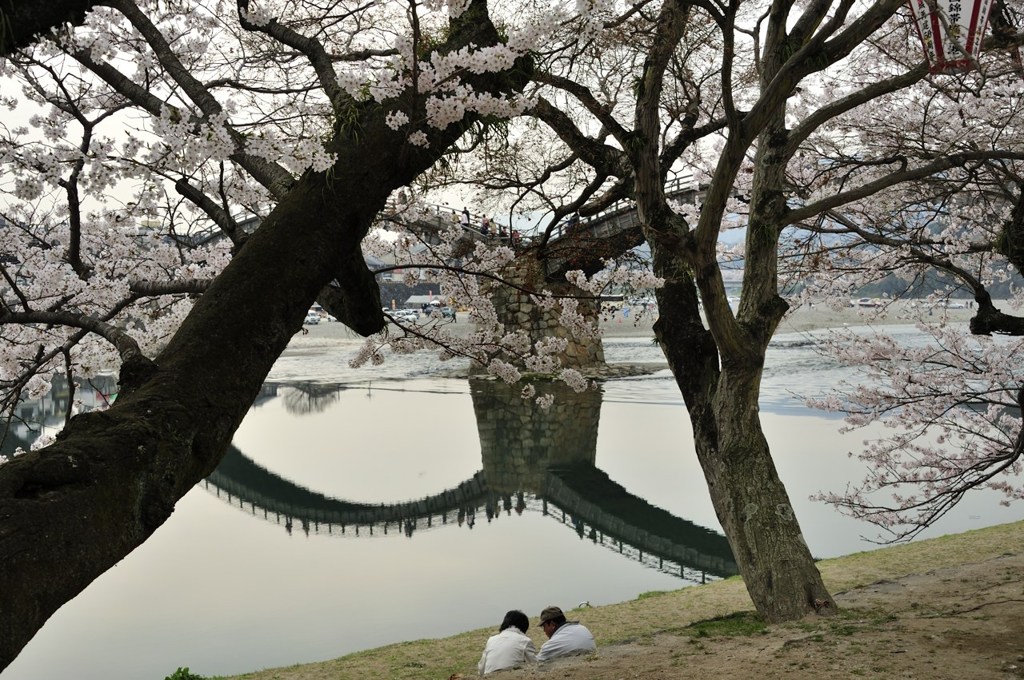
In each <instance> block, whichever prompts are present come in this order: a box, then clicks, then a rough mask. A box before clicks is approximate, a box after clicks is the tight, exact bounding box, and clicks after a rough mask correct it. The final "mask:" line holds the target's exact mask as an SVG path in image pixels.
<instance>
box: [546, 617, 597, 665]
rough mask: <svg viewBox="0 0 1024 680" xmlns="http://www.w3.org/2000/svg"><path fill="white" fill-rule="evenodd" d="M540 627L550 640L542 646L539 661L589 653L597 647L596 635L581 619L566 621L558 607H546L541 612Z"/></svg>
mask: <svg viewBox="0 0 1024 680" xmlns="http://www.w3.org/2000/svg"><path fill="white" fill-rule="evenodd" d="M540 627H541V630H543V631H544V634H545V635H547V636H548V641H547V642H545V643H544V644H543V645H541V646H540V652H538V653H537V661H540V662H544V661H551V660H552V659H557V658H560V657H563V656H573V655H576V654H588V653H590V652H592V651H594V650H595V649H597V643H596V642H594V636H593V635H591V633H590V631H589V630H587V627H586V626H584V625H583V624H581V623H580V622H579V621H566V620H565V614H563V613H562V610H561V609H559V608H558V607H545V608H544V611H542V612H541V613H540Z"/></svg>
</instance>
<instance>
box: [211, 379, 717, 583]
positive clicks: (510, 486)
mask: <svg viewBox="0 0 1024 680" xmlns="http://www.w3.org/2000/svg"><path fill="white" fill-rule="evenodd" d="M267 388H268V390H274V389H275V387H274V386H271V385H268V386H267ZM470 388H471V394H472V397H473V406H474V410H475V412H476V417H477V429H478V432H479V435H480V449H481V460H482V465H483V469H482V470H480V471H479V472H477V473H475V474H474V475H473V476H472V477H470V478H469V479H467V480H466V481H464V482H462V483H460V484H458V485H457V486H455V487H453V488H450V489H446V490H443V491H441V492H439V493H437V494H434V495H432V496H428V497H426V498H421V499H418V500H412V501H405V502H398V503H382V504H367V503H354V502H349V501H345V500H342V499H337V498H331V497H328V496H326V495H324V494H321V493H318V492H316V491H312V490H310V489H306V488H304V487H302V486H299V485H297V484H295V483H293V482H290V481H288V480H286V479H283V478H282V477H280V476H278V475H276V474H274V473H273V472H271V471H269V470H267V469H265V468H263V467H262V466H260V465H259V464H257V463H255V462H254V461H252V460H251V459H249V458H248V457H246V456H245V454H244V453H243V452H241V451H239V450H238V449H237V448H234V447H232V449H231V450H230V451H229V452H228V454H227V456H225V458H224V460H223V461H222V462H221V464H220V466H219V467H218V468H217V470H215V471H214V473H213V474H211V475H210V476H209V477H208V478H207V479H206V482H205V487H206V488H207V490H208V491H210V492H211V493H213V494H215V495H216V496H217V497H219V498H221V499H223V500H225V501H226V502H228V503H230V504H232V505H234V506H236V507H239V508H241V509H243V510H245V511H247V512H249V513H251V514H252V515H254V516H256V517H260V518H262V519H265V520H267V521H271V522H275V523H277V524H279V525H281V526H283V527H284V528H285V529H286V530H287V531H288V532H289V533H291V532H293V531H295V530H299V531H302V532H303V533H305V534H307V535H309V534H318V535H328V536H338V537H351V538H355V537H370V536H386V535H396V534H400V535H404V536H406V537H412V536H413V535H415V534H416V533H417V532H420V531H424V530H429V529H434V528H438V527H443V526H456V527H463V528H467V529H473V528H474V527H475V526H476V525H477V524H478V523H479V522H480V521H483V520H486V522H488V523H489V522H493V521H496V520H497V519H499V518H501V517H502V516H506V517H513V516H515V515H521V514H523V513H524V512H531V513H540V514H542V515H543V516H545V517H548V518H551V519H552V520H554V521H557V522H559V523H561V524H562V525H564V526H566V527H567V528H570V529H571V530H572V531H574V532H575V533H576V534H577V536H579V537H580V538H582V539H586V540H590V541H592V542H594V543H595V544H598V545H601V546H604V547H606V548H608V549H610V550H614V551H616V552H618V553H620V554H622V555H623V556H625V557H627V558H629V559H632V560H636V561H639V562H641V563H642V564H644V565H645V566H648V567H651V568H653V569H657V570H659V571H662V572H665V573H669V574H673V575H675V576H679V577H681V578H683V579H685V580H688V581H695V582H704V581H706V580H707V579H708V578H709V577H724V576H731V575H733V574H735V573H737V570H736V565H735V563H734V561H733V557H732V552H731V550H730V548H729V545H728V542H727V541H726V539H725V537H724V536H722V535H721V534H718V533H716V532H714V531H711V530H709V529H706V528H704V527H700V526H697V525H695V524H693V523H692V522H688V521H686V520H684V519H680V518H678V517H676V516H674V515H672V514H671V513H668V512H666V511H665V510H662V509H660V508H657V507H655V506H652V505H651V504H649V503H648V502H647V501H645V500H644V499H642V498H639V497H637V496H635V495H633V494H631V493H630V492H629V491H627V490H626V489H624V488H623V487H622V486H620V485H619V484H616V483H615V482H614V481H612V480H611V479H609V477H608V475H607V474H605V473H604V472H602V471H601V470H600V469H598V468H597V467H596V465H595V459H596V451H597V431H598V421H599V418H600V411H601V399H602V393H601V391H600V390H589V391H587V392H584V393H582V394H576V393H574V392H573V391H572V390H570V389H569V388H567V387H565V386H563V385H561V384H551V383H544V384H543V385H542V386H538V392H554V393H555V397H556V399H555V403H554V405H553V406H552V407H551V408H550V409H548V410H547V411H544V410H541V409H539V408H537V407H536V406H535V405H533V404H532V403H531V402H529V401H524V400H523V399H522V398H521V397H520V391H521V389H522V387H521V386H508V385H505V384H504V383H501V382H495V381H490V380H478V379H474V380H471V382H470ZM341 389H345V386H337V387H335V388H334V389H333V390H332V389H325V386H323V385H318V386H316V390H315V392H311V391H308V390H300V391H301V392H302V394H303V397H304V398H303V400H302V401H303V403H307V404H309V403H311V402H315V401H316V400H317V399H328V400H333V399H334V395H335V394H336V392H337V391H338V390H341ZM289 393H291V391H289Z"/></svg>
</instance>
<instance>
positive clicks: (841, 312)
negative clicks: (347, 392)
mask: <svg viewBox="0 0 1024 680" xmlns="http://www.w3.org/2000/svg"><path fill="white" fill-rule="evenodd" d="M1001 306H1005V303H1001ZM974 311H975V310H973V309H969V308H966V307H964V308H951V309H947V308H941V307H924V306H921V305H920V304H919V303H918V302H916V301H904V300H898V301H895V302H891V303H888V304H887V305H885V306H880V307H859V306H846V307H839V308H832V307H829V306H827V305H824V304H810V305H807V304H805V305H801V306H799V307H794V308H793V309H791V310H790V311H789V313H788V314H786V316H785V318H784V319H783V320H782V323H781V324H779V329H778V333H794V332H808V331H814V330H821V329H825V328H842V327H845V326H867V325H872V326H889V325H898V324H913V323H915V322H916V321H917V320H918V319H922V320H925V321H934V320H937V319H939V318H945V319H947V320H949V321H951V322H954V323H966V322H967V321H968V320H970V318H971V316H973V315H974ZM459 316H460V321H459V322H458V323H455V324H450V325H449V326H448V328H449V329H450V330H452V331H453V332H455V333H457V334H458V335H459V336H460V337H468V336H469V334H470V333H471V332H472V331H473V329H474V328H475V326H474V324H472V323H470V322H469V320H468V315H467V314H465V313H462V314H460V315H459ZM656 320H657V315H656V314H653V313H647V314H640V315H639V316H637V314H636V312H635V311H633V312H631V313H629V314H626V315H624V314H623V313H622V312H621V311H619V312H617V313H615V314H613V315H609V316H605V317H604V318H602V319H601V322H600V326H601V332H602V333H603V334H604V337H606V338H622V337H653V336H654V322H655V321H656ZM304 329H305V330H306V331H307V332H306V333H305V334H301V335H297V336H296V339H295V341H294V342H295V343H296V344H301V343H303V342H310V341H315V340H317V339H323V338H334V339H347V340H357V339H359V336H357V335H356V334H355V333H354V332H353V331H351V330H350V329H348V328H347V327H346V326H344V325H343V324H340V323H327V322H322V323H320V324H318V325H315V326H305V327H304Z"/></svg>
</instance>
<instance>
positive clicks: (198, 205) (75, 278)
mask: <svg viewBox="0 0 1024 680" xmlns="http://www.w3.org/2000/svg"><path fill="white" fill-rule="evenodd" d="M29 29H30V30H31V31H32V32H36V31H38V30H39V26H37V25H35V24H33V25H31V26H30V27H29ZM531 30H532V29H529V27H527V29H526V30H523V31H519V32H515V33H514V34H512V33H510V32H508V31H506V36H508V37H507V39H506V40H502V39H500V38H499V35H498V32H497V31H496V29H495V27H494V25H493V24H492V23H491V21H490V18H489V15H488V11H487V6H486V4H485V3H484V2H482V1H480V0H477V1H473V2H466V3H452V4H451V5H448V4H446V3H436V4H433V5H429V6H422V5H418V4H410V5H403V4H401V3H381V4H367V5H361V4H358V3H317V2H299V3H280V4H275V3H268V4H261V5H259V6H257V5H256V4H250V3H249V2H246V1H245V0H239V2H238V3H237V6H236V5H230V6H229V5H228V4H227V3H224V2H218V1H216V0H213V1H211V2H209V3H196V2H174V1H172V2H160V3H157V2H148V1H139V2H133V1H131V0H109V1H107V2H103V3H98V6H97V7H96V8H95V9H94V10H93V11H92V12H91V13H90V14H89V15H88V17H87V19H86V21H85V23H84V24H83V25H81V26H80V27H77V28H74V29H67V28H62V29H59V30H58V31H57V32H56V33H55V34H54V35H53V36H52V38H46V39H45V40H42V41H40V42H38V43H36V44H35V45H34V46H33V47H32V48H31V49H28V50H26V51H24V52H17V53H11V54H10V55H9V58H8V59H6V60H5V61H4V62H2V70H3V72H2V74H0V76H2V77H3V78H4V80H5V82H6V83H7V84H6V85H5V86H4V88H3V90H4V93H5V95H4V101H3V103H4V105H6V106H7V107H9V108H10V107H14V106H15V105H16V104H17V103H18V102H28V103H29V108H30V109H31V110H30V111H29V112H28V113H23V111H24V108H21V109H19V110H18V111H17V112H16V113H15V116H8V117H5V123H4V125H3V126H2V130H0V132H2V141H0V163H2V165H3V170H2V173H0V192H2V216H3V220H2V222H0V229H2V235H0V243H3V253H2V260H0V272H2V274H3V287H2V288H0V298H2V302H0V334H2V338H3V343H4V355H3V359H2V360H0V361H2V363H0V385H2V387H3V395H4V402H3V405H4V407H5V411H6V412H7V413H8V414H9V413H10V412H11V411H10V410H9V409H10V408H11V407H12V406H13V404H15V403H16V402H17V401H18V400H19V399H22V398H25V397H27V396H32V395H33V394H36V393H38V392H40V391H42V390H45V389H46V385H47V383H48V381H49V379H50V376H52V375H53V374H54V373H55V372H56V373H63V374H65V375H66V376H67V377H68V378H71V379H74V378H81V379H87V378H88V377H89V376H90V375H92V374H94V373H96V372H99V371H104V370H109V369H110V368H111V367H115V368H116V367H119V372H120V376H119V389H120V394H119V395H118V398H117V401H116V403H115V404H114V405H113V406H112V407H111V408H110V409H108V410H106V411H104V412H102V413H84V414H79V415H77V416H74V417H72V418H70V419H69V421H68V422H67V423H66V426H65V428H64V429H63V430H62V431H61V432H60V433H59V434H58V436H57V438H56V440H55V441H54V442H53V443H52V444H50V445H48V446H45V447H43V448H40V449H37V450H34V451H31V452H27V453H24V454H23V455H19V456H16V457H14V458H12V459H11V460H10V461H8V462H6V463H5V464H3V465H0V518H2V519H0V570H2V571H3V573H4V586H3V588H2V589H0V612H3V613H2V615H0V668H2V667H5V666H6V665H7V664H9V663H10V661H11V660H12V659H13V658H14V657H15V655H16V654H17V653H18V651H19V650H20V649H21V648H22V647H23V646H24V644H25V643H26V642H27V641H28V640H29V639H30V638H31V637H32V635H33V634H34V633H35V631H36V630H38V628H39V627H40V626H41V625H42V624H43V622H44V621H45V620H46V619H47V618H48V617H49V616H50V615H51V614H52V613H53V612H54V611H55V610H56V609H57V608H58V607H59V606H60V605H61V604H63V603H64V602H65V601H67V600H68V599H70V598H71V597H73V596H74V595H75V594H77V593H78V592H80V591H81V590H82V589H83V588H84V587H85V586H86V585H88V584H89V582H91V581H92V580H93V579H94V578H95V577H96V576H98V575H99V574H100V573H102V572H103V571H104V570H106V569H107V568H109V567H110V566H112V565H113V564H115V563H116V562H117V561H118V560H119V559H121V558H122V557H124V555H126V554H127V553H128V552H130V551H131V550H132V549H133V548H135V547H136V546H138V545H139V544H140V543H142V542H143V541H144V540H145V539H146V538H147V537H148V536H149V535H150V534H151V533H152V532H153V531H154V530H155V529H156V528H157V527H158V526H160V524H161V523H163V521H164V520H165V519H166V518H167V517H168V516H169V514H170V513H171V512H172V510H173V508H174V504H175V502H176V501H177V500H178V499H179V498H180V497H181V496H182V495H183V494H184V493H185V492H186V491H188V489H189V488H191V487H192V486H193V485H194V484H195V483H197V482H198V481H199V480H200V479H202V478H203V477H204V476H206V475H207V474H209V472H210V471H212V470H213V469H214V467H215V466H216V465H217V462H218V461H219V460H220V458H221V456H222V455H223V453H224V451H225V450H226V447H227V445H228V444H229V442H230V439H231V436H232V434H233V432H234V431H235V429H236V428H237V426H238V424H239V422H240V421H241V419H242V417H243V416H244V415H245V413H246V411H247V410H248V408H249V406H250V405H251V403H252V401H253V399H254V398H255V396H256V394H257V391H258V389H259V386H260V385H261V383H262V382H263V380H264V378H265V377H266V375H267V373H268V371H269V370H270V368H271V366H272V365H273V363H274V361H275V359H276V358H277V357H278V356H279V355H280V353H281V352H282V350H283V349H284V348H285V346H286V345H287V343H288V341H289V339H290V338H291V337H292V335H293V334H294V333H295V332H297V331H298V330H299V329H300V328H301V324H302V320H303V317H304V315H305V313H306V311H307V310H308V309H309V307H310V305H311V304H312V303H313V301H314V300H316V299H318V298H319V299H321V300H322V301H323V302H324V303H325V306H329V308H330V309H331V311H332V312H333V313H334V314H335V315H336V316H337V317H338V318H339V319H341V320H343V321H344V322H345V323H347V324H348V325H350V326H351V327H352V328H354V329H356V330H357V331H359V332H362V333H364V334H371V333H374V332H376V331H378V330H379V329H381V328H382V327H384V324H385V320H384V317H383V314H382V312H381V309H380V306H379V297H378V291H377V286H376V283H375V282H374V279H373V276H372V274H371V272H369V271H368V270H367V268H366V265H365V262H364V259H363V254H362V251H361V244H362V242H363V240H364V238H365V237H366V235H367V233H368V231H369V229H370V227H371V225H372V224H373V223H374V220H375V219H376V216H377V215H378V213H380V211H381V210H382V209H383V208H384V207H385V204H386V201H387V199H388V197H389V195H391V193H392V192H393V191H395V190H396V189H398V188H400V187H402V186H405V185H408V184H409V183H411V182H412V181H413V179H414V178H415V177H416V176H417V175H419V174H420V173H422V172H423V171H424V170H426V169H427V168H429V167H430V166H431V164H432V163H434V161H435V160H436V159H437V158H438V157H439V156H440V155H441V154H442V153H443V152H444V151H445V149H446V148H447V147H448V146H449V145H451V144H452V143H453V142H454V141H455V140H456V139H458V138H459V137H460V136H461V135H462V134H464V133H465V132H466V130H468V129H470V128H471V127H473V126H478V125H480V124H481V120H482V117H483V116H494V115H498V114H500V115H510V114H511V113H514V112H515V110H516V107H517V106H518V104H517V103H516V102H517V98H516V91H517V90H518V89H519V88H521V87H522V86H523V84H524V83H525V79H526V76H527V75H528V72H529V61H528V60H527V59H525V58H524V57H523V55H525V54H526V52H527V51H528V50H529V49H530V47H531V44H530V40H531V39H532V36H533V35H534V33H532V32H531ZM18 44H23V43H22V42H21V41H20V40H19V42H18ZM7 50H8V47H7V46H6V45H5V51H7ZM12 84H14V87H9V85H12ZM14 92H20V94H19V95H15V94H13V93H14ZM16 116H20V118H21V120H23V121H24V122H21V123H14V122H12V121H14V120H15V119H16ZM203 223H205V224H206V225H210V224H212V225H215V226H216V231H217V233H218V234H219V235H221V236H222V237H223V238H222V240H220V241H214V240H211V238H210V237H211V236H212V234H211V233H209V229H206V230H203V229H201V228H200V227H201V225H202V224H203ZM255 223H258V224H259V227H258V229H255V230H254V231H253V230H252V229H251V227H252V225H253V224H255ZM69 384H73V380H69Z"/></svg>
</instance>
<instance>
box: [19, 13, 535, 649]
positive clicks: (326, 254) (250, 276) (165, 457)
mask: <svg viewBox="0 0 1024 680" xmlns="http://www.w3.org/2000/svg"><path fill="white" fill-rule="evenodd" d="M497 41H498V34H497V31H496V30H495V28H494V26H493V24H492V23H491V21H490V18H489V16H488V13H487V6H486V3H485V2H483V0H476V1H475V2H473V3H472V4H471V5H470V7H469V8H468V9H467V10H466V11H465V12H464V14H463V15H462V16H461V17H460V18H459V19H457V20H453V21H452V22H451V30H450V33H449V35H448V40H447V41H446V42H445V43H443V44H442V45H441V46H440V47H439V49H441V50H444V51H453V50H457V49H461V48H463V47H465V46H467V45H470V44H473V45H477V46H486V45H493V44H495V43H496V42H497ZM528 69H529V64H528V63H523V62H517V63H516V65H515V66H514V68H513V69H511V70H510V71H509V72H504V73H498V74H483V75H475V76H473V77H472V78H471V79H467V81H468V84H469V85H470V86H471V87H473V88H474V89H476V90H478V91H487V92H489V93H491V94H494V95H498V94H509V93H512V92H517V91H520V90H521V89H522V87H523V86H524V85H525V82H526V79H527V78H528ZM424 107H425V99H424V98H423V97H416V98H413V97H412V96H411V95H410V94H408V93H406V95H404V96H402V97H399V98H398V99H397V100H396V101H395V102H389V103H387V104H386V105H380V104H377V103H374V102H368V103H366V104H364V105H361V107H360V109H359V110H358V111H357V115H358V117H357V119H356V120H354V121H353V122H352V123H350V124H347V125H346V126H341V125H339V126H338V129H337V130H336V131H335V136H334V139H333V140H332V141H331V143H330V144H329V148H328V151H331V152H334V153H337V155H338V161H337V163H336V164H335V165H334V167H332V168H331V169H330V170H329V171H327V172H311V171H310V172H307V173H306V174H304V175H303V176H302V177H301V178H300V179H299V180H298V181H297V182H296V183H295V184H294V186H292V187H291V188H290V189H289V190H288V191H287V192H285V194H284V195H283V196H282V198H281V200H280V202H279V203H278V204H277V206H276V208H274V210H272V211H271V213H270V214H269V215H268V216H267V218H266V219H265V220H264V222H263V224H262V226H261V228H260V229H259V230H257V231H256V233H255V234H254V235H253V236H252V237H250V238H249V239H248V241H247V242H246V244H245V245H244V246H243V247H242V248H241V249H240V250H239V252H238V254H237V255H236V256H235V257H234V259H233V260H232V261H231V262H230V263H229V264H228V265H227V266H226V267H225V268H224V270H223V272H222V273H221V274H220V275H219V276H218V277H217V278H216V280H215V281H214V282H213V283H212V284H211V285H210V287H209V288H208V289H207V291H206V293H205V294H204V295H203V296H202V297H201V298H200V299H199V300H198V301H197V303H196V305H195V306H194V308H193V310H192V312H191V313H190V314H189V315H188V317H187V318H186V319H185V320H184V322H183V323H182V325H181V327H180V328H179V329H178V331H177V332H176V333H175V335H174V336H173V337H172V338H171V340H170V342H169V343H168V344H167V346H166V348H165V349H164V350H163V351H162V352H161V353H160V354H159V355H158V356H157V357H156V358H155V360H154V362H153V363H154V370H153V371H152V372H151V373H150V374H148V375H145V376H139V377H138V379H136V380H134V381H133V384H131V385H130V387H132V388H134V389H131V390H129V391H128V392H127V394H125V395H124V396H122V397H121V398H119V399H118V401H117V403H116V404H114V405H113V406H112V407H111V408H110V409H109V410H107V411H104V412H99V413H96V412H92V413H86V414H81V415H78V416H76V417H74V418H73V419H72V420H71V422H70V423H69V424H68V426H67V427H66V428H65V430H64V431H63V432H62V433H61V434H60V435H59V437H58V439H57V441H56V442H55V443H54V444H52V445H50V446H48V447H46V448H43V449H40V450H37V451H32V452H29V453H26V454H25V455H22V456H19V457H17V458H15V459H13V460H11V461H10V462H9V463H7V464H5V465H3V466H0V572H2V573H3V574H4V587H3V588H2V589H0V669H2V668H5V667H6V666H7V665H8V664H10V663H11V661H12V660H13V659H14V658H15V656H16V655H17V654H18V652H19V651H20V650H21V649H22V648H23V647H24V645H25V644H26V643H27V642H28V641H29V640H30V639H31V637H32V636H33V635H34V634H35V632H36V631H37V630H38V629H39V628H40V627H41V626H42V625H43V623H44V622H45V621H46V620H47V619H48V618H49V617H50V616H51V615H52V614H53V612H55V611H56V610H57V609H58V608H59V607H60V606H61V605H63V604H64V603H65V602H67V601H68V600H70V599H71V598H72V597H74V596H75V595H77V594H78V593H79V592H81V591H82V589H84V588H85V587H86V586H87V585H88V584H89V583H91V582H92V580H93V579H95V578H96V577H97V576H99V575H100V574H101V573H103V572H104V571H106V570H107V569H108V568H110V567H111V566H113V565H114V564H116V563H117V562H118V561H119V560H120V559H122V558H123V557H124V556H125V555H126V554H128V553H129V552H130V551H131V550H133V549H134V548H136V547H137V546H139V545H140V544H141V543H143V542H144V541H145V540H146V538H147V537H148V536H149V535H150V534H151V533H152V532H153V531H154V530H155V529H156V528H157V527H159V526H160V525H161V524H162V523H163V522H164V521H165V520H166V519H167V518H168V517H169V516H170V514H171V512H172V511H173V509H174V505H175V503H176V502H177V501H178V499H179V498H181V497H182V496H183V495H184V494H185V493H187V492H188V490H189V489H191V488H192V487H193V486H194V485H195V484H196V483H198V482H199V481H200V480H202V479H203V478H204V477H206V476H207V475H208V474H209V473H210V472H211V471H212V470H213V469H214V468H215V467H216V466H217V464H218V462H219V461H220V459H221V457H222V456H223V454H224V452H225V450H226V448H227V446H228V445H229V444H230V442H231V438H232V436H233V434H234V432H235V430H236V429H237V427H238V425H239V423H241V421H242V418H243V417H244V416H245V414H246V413H247V412H248V409H249V407H250V406H251V404H252V402H253V399H254V398H255V396H256V395H257V394H258V391H259V389H260V386H261V385H262V383H263V381H264V380H265V378H266V376H267V374H268V373H269V371H270V369H271V367H272V366H273V364H274V362H275V361H276V359H277V358H278V357H279V356H280V354H281V352H282V351H283V350H284V348H285V347H286V346H287V344H288V342H289V341H290V340H291V338H292V336H293V335H294V334H295V333H296V332H298V331H299V330H300V329H301V327H302V320H303V318H304V316H305V313H306V311H307V310H308V309H309V306H310V305H311V304H312V302H313V301H314V300H315V299H316V296H317V294H318V293H319V292H320V291H321V290H322V289H323V288H324V287H325V286H326V285H327V284H328V283H329V282H331V281H332V280H333V279H335V278H337V277H339V272H341V273H342V276H344V277H345V279H344V280H340V279H339V281H340V283H342V284H344V285H346V286H347V289H346V295H347V296H348V302H349V303H350V304H351V305H352V306H353V308H356V309H370V308H372V307H376V308H377V311H376V313H377V315H378V316H382V313H381V311H380V308H379V306H378V301H377V299H376V298H375V297H372V294H371V292H370V290H369V288H368V287H367V286H366V284H365V281H366V277H369V278H370V280H371V281H372V276H370V275H369V274H368V272H367V271H366V267H365V264H364V263H363V261H362V258H361V257H359V258H358V262H356V261H355V254H356V253H358V252H359V243H360V241H361V240H362V238H363V237H364V236H365V234H366V233H367V231H368V230H369V228H370V227H371V225H372V223H373V221H374V219H375V216H376V215H377V213H378V212H379V211H380V210H381V209H382V208H383V207H384V205H385V203H386V200H387V197H388V196H389V195H390V193H391V192H392V191H393V190H395V189H397V188H399V187H401V186H405V185H406V184H408V183H409V182H411V181H412V180H413V179H414V178H415V177H416V176H417V175H419V174H420V173H421V172H423V171H424V170H426V169H427V168H428V167H430V165H431V164H432V163H433V162H434V161H435V160H436V159H437V158H438V157H440V156H441V154H442V153H443V152H444V151H445V149H447V147H448V146H450V145H451V144H452V143H454V142H455V140H456V139H457V138H458V137H459V136H460V135H461V134H462V133H463V132H464V131H465V130H466V129H468V127H469V126H470V125H472V124H474V123H476V122H477V117H476V116H467V117H466V118H465V119H463V120H462V121H459V122H458V123H453V124H452V125H450V126H448V127H447V128H446V129H445V130H443V131H432V132H431V133H430V134H429V141H430V146H429V147H428V148H423V147H419V146H414V145H411V144H409V143H408V141H407V139H406V137H405V135H404V134H401V133H398V132H396V131H394V130H392V129H391V128H389V127H388V126H387V124H386V122H385V117H386V116H387V114H388V113H389V112H390V111H392V110H402V111H416V112H420V113H423V114H424V116H425V109H424ZM371 297H372V299H371Z"/></svg>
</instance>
